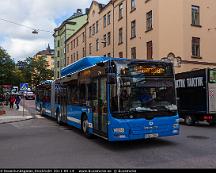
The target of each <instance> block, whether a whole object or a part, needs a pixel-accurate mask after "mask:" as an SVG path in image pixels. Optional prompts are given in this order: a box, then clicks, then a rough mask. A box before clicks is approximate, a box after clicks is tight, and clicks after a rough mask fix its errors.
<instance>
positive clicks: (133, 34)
mask: <svg viewBox="0 0 216 173" xmlns="http://www.w3.org/2000/svg"><path fill="white" fill-rule="evenodd" d="M134 37H136V20H134V21H132V22H131V38H134Z"/></svg>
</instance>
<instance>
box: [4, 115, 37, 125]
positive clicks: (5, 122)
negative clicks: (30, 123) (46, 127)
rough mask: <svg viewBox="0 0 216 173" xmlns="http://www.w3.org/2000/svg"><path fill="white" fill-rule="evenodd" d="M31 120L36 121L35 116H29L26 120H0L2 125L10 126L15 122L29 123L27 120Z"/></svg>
mask: <svg viewBox="0 0 216 173" xmlns="http://www.w3.org/2000/svg"><path fill="white" fill-rule="evenodd" d="M31 119H34V117H33V116H28V117H26V118H21V119H20V118H17V119H16V120H7V119H3V120H2V121H1V118H0V124H9V123H15V122H21V121H27V120H31Z"/></svg>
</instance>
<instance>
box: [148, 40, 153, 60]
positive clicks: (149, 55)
mask: <svg viewBox="0 0 216 173" xmlns="http://www.w3.org/2000/svg"><path fill="white" fill-rule="evenodd" d="M146 47H147V59H152V56H153V46H152V41H149V42H147V43H146Z"/></svg>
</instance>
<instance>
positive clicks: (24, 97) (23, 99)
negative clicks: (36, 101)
mask: <svg viewBox="0 0 216 173" xmlns="http://www.w3.org/2000/svg"><path fill="white" fill-rule="evenodd" d="M24 106H25V97H24V93H23V117H24Z"/></svg>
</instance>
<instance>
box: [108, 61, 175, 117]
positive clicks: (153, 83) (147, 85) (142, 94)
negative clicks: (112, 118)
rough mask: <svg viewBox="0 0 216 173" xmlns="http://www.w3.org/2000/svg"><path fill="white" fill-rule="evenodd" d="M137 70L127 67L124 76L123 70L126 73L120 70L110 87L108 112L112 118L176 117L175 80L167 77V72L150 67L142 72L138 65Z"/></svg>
mask: <svg viewBox="0 0 216 173" xmlns="http://www.w3.org/2000/svg"><path fill="white" fill-rule="evenodd" d="M136 67H138V68H134V66H133V67H130V66H129V68H128V67H127V69H126V71H127V72H125V71H124V72H123V73H122V69H124V70H125V67H123V66H122V67H121V69H120V75H119V76H118V77H117V83H116V84H114V85H111V112H112V113H113V114H127V113H129V114H131V113H142V112H143V113H144V112H145V113H146V112H151V113H157V114H159V113H161V114H162V113H164V114H167V112H170V113H172V114H173V113H176V111H177V106H176V97H175V85H174V79H173V77H172V75H170V77H168V76H169V75H168V71H167V69H166V68H162V67H149V66H148V68H143V67H141V66H140V65H139V66H136ZM132 69H133V70H132ZM134 69H136V70H134ZM137 69H138V70H137ZM164 70H165V71H164ZM169 73H170V74H171V73H172V71H170V72H169ZM165 76H166V77H165Z"/></svg>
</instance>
